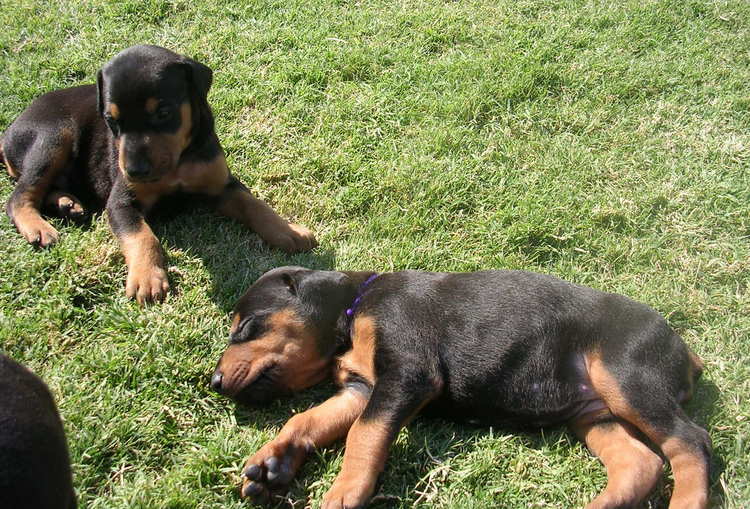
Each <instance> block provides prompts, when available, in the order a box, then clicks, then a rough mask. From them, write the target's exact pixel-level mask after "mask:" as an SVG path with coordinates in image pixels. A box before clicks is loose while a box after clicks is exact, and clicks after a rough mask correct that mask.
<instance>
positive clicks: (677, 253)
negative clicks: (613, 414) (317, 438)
mask: <svg viewBox="0 0 750 509" xmlns="http://www.w3.org/2000/svg"><path fill="white" fill-rule="evenodd" d="M749 20H750V3H748V2H746V1H744V0H736V1H734V0H730V1H725V0H714V1H697V0H663V1H656V0H638V1H624V2H603V1H592V0H586V1H584V0H554V1H553V0H548V1H531V0H467V1H453V2H436V1H432V2H430V1H411V0H404V1H399V2H393V1H383V0H373V1H368V2H351V1H345V0H338V1H334V0H329V1H324V0H308V1H301V0H274V1H268V2H238V1H235V0H191V1H188V0H149V1H143V2H142V1H135V0H128V1H121V2H111V3H110V2H103V1H97V0H86V1H80V2H74V1H70V0H57V1H55V0H50V1H46V2H45V1H38V2H34V1H32V0H3V2H2V6H1V7H0V26H2V30H0V131H1V130H3V129H4V128H6V127H7V126H8V125H9V124H10V122H12V120H13V119H14V118H15V117H16V116H17V115H18V114H19V113H20V112H21V111H22V110H23V109H24V108H25V107H26V106H27V105H28V104H29V102H30V101H31V100H32V99H33V98H34V97H35V96H37V95H39V94H41V93H43V92H45V91H48V90H51V89H54V88H60V87H66V86H71V85H76V84H81V83H91V82H93V81H94V79H95V74H96V71H97V69H98V68H99V67H100V66H101V65H102V64H103V63H104V62H106V61H107V60H108V59H109V58H111V57H112V56H113V55H114V54H115V53H117V52H118V51H120V50H121V49H123V48H125V47H127V46H129V45H131V44H136V43H153V44H160V45H163V46H166V47H169V48H171V49H173V50H175V51H178V52H180V53H184V54H187V55H190V56H192V57H194V58H196V59H198V60H200V61H202V62H204V63H206V64H208V65H209V66H211V67H212V68H213V69H214V71H215V74H214V86H213V88H212V90H211V92H210V95H209V100H210V102H211V103H212V105H213V109H214V113H215V115H216V119H217V130H218V133H219V137H220V138H221V140H222V142H223V145H224V148H225V150H226V152H227V158H228V161H229V164H230V168H231V169H232V171H233V172H234V173H235V174H236V175H238V176H239V177H240V178H241V180H243V181H244V182H245V183H246V184H247V185H248V186H249V187H250V188H251V189H252V190H253V191H254V192H255V193H256V194H257V195H259V196H261V197H263V198H265V199H267V200H268V201H269V202H270V203H272V204H273V205H274V206H275V207H276V208H277V209H278V210H279V211H281V212H282V213H283V215H285V216H287V217H289V218H293V219H294V220H296V221H298V222H300V223H302V224H305V225H307V226H308V227H310V228H311V229H313V230H314V231H315V232H316V233H317V235H318V238H319V240H320V247H319V248H317V249H316V250H315V251H314V252H313V253H311V254H305V255H296V256H287V255H284V254H283V253H280V252H277V251H273V250H270V249H268V248H267V247H265V246H264V245H263V244H262V243H261V242H260V240H259V239H258V237H257V236H255V235H254V234H251V233H249V232H248V231H246V230H244V229H243V228H241V227H240V226H238V225H237V224H234V223H232V222H230V221H229V220H226V219H223V218H219V217H217V216H214V215H213V214H212V213H210V212H209V211H207V210H197V211H192V212H188V213H185V214H178V215H166V216H163V217H161V218H157V219H156V220H155V221H154V222H152V224H154V229H155V231H156V232H157V235H158V236H159V237H160V238H161V239H162V241H163V244H164V246H165V248H166V250H167V253H168V262H169V267H170V269H169V271H170V277H171V281H172V284H173V287H174V292H173V293H172V294H171V295H170V296H169V297H168V299H167V301H166V302H165V303H164V304H161V305H156V306H152V307H149V308H147V309H145V310H143V309H139V308H138V307H137V306H136V305H135V304H134V303H132V302H129V301H128V300H127V299H126V298H125V295H124V281H125V267H124V263H123V259H122V256H121V255H120V254H119V252H118V248H117V245H116V242H115V240H114V239H113V238H112V236H111V235H110V233H109V229H108V226H107V224H106V220H105V218H104V217H102V216H98V217H96V218H95V219H94V221H93V222H92V224H91V225H90V226H89V227H84V228H81V227H76V226H72V225H64V224H61V223H59V222H54V224H55V226H57V227H59V229H60V231H61V233H62V238H61V242H60V243H59V244H58V245H57V246H56V247H54V248H53V249H51V250H49V251H44V252H39V251H35V250H34V249H33V248H31V247H30V246H28V245H26V243H25V242H24V241H23V239H22V238H21V237H20V236H19V235H18V234H17V233H16V232H15V230H14V228H13V227H12V226H11V224H10V223H9V221H7V219H6V218H5V217H3V218H2V219H1V220H0V347H1V348H2V350H5V351H6V352H7V353H8V354H9V355H10V356H12V357H13V358H15V359H17V360H19V361H21V362H23V363H25V364H27V365H28V366H29V367H31V368H32V369H33V370H34V371H36V372H37V373H38V374H39V375H41V376H42V378H44V379H45V380H46V381H47V383H48V384H49V385H50V387H51V389H52V391H53V392H54V394H55V396H56V398H57V401H58V404H59V407H60V411H61V413H62V416H63V419H64V421H65V426H66V429H67V433H68V439H69V442H70V448H71V454H72V460H73V469H74V481H75V486H76V489H77V492H78V494H79V498H80V502H81V504H80V505H81V507H85V508H125V507H127V508H132V507H144V508H145V507H149V508H151V507H159V508H193V507H195V508H198V507H200V508H216V507H222V508H233V507H234V508H239V507H244V506H246V504H244V503H243V502H242V501H240V499H239V494H238V490H237V484H238V481H239V477H238V474H239V469H240V467H241V465H242V463H243V462H244V459H245V458H246V457H247V456H248V455H249V454H250V453H252V452H253V451H254V450H255V449H257V448H258V447H259V446H260V445H261V444H262V443H264V442H265V441H267V440H269V439H270V438H271V437H273V435H274V433H275V432H277V431H278V429H279V427H280V426H281V425H282V424H283V422H284V421H285V420H286V419H287V418H288V417H289V416H290V415H292V413H293V412H296V411H300V410H304V409H305V408H307V407H308V406H310V405H312V404H314V403H315V402H316V401H319V400H321V399H322V398H324V397H325V395H326V394H327V393H329V392H330V391H331V388H330V387H327V388H323V389H320V390H317V391H313V392H312V393H310V394H306V395H301V396H299V397H297V398H295V399H292V400H287V401H282V402H279V403H277V404H274V405H272V406H271V407H269V408H267V409H263V410H252V411H250V410H246V409H242V408H237V407H235V406H234V405H233V404H231V403H230V402H229V401H228V400H226V399H224V398H221V397H219V396H217V395H215V394H213V393H211V392H210V391H209V388H208V380H209V376H210V374H211V372H212V370H213V367H214V365H215V362H216V361H217V360H218V357H219V355H220V353H221V352H222V350H223V348H224V346H225V343H226V338H227V331H228V327H229V321H230V320H229V313H230V311H231V308H232V306H233V303H234V301H235V299H237V298H238V297H239V296H240V295H241V294H242V293H243V292H244V290H245V288H246V287H247V286H248V285H249V284H250V283H252V282H253V281H254V280H255V279H256V278H257V277H258V276H259V275H260V274H261V273H262V272H264V271H266V270H268V269H270V268H273V267H276V266H279V265H286V264H300V265H306V266H310V267H316V268H335V269H373V270H377V271H390V270H400V269H406V268H410V269H427V270H440V271H447V270H456V271H466V270H475V269H480V268H518V269H528V270H534V271H539V272H546V273H551V274H555V275H558V276H560V277H563V278H565V279H568V280H571V281H574V282H577V283H581V284H585V285H589V286H593V287H595V288H599V289H603V290H607V291H613V292H620V293H624V294H627V295H629V296H631V297H633V298H635V299H638V300H640V301H643V302H646V303H648V304H649V305H651V306H652V307H654V308H656V309H657V310H659V311H660V312H662V313H663V314H664V315H666V316H667V317H668V318H669V321H670V323H671V324H672V325H673V326H674V327H675V328H676V329H677V330H678V331H679V332H680V334H681V335H682V336H683V337H684V338H685V341H686V342H687V343H688V344H689V345H690V347H691V348H692V349H694V350H695V351H696V352H697V353H699V355H700V356H701V357H702V358H703V359H704V360H705V362H706V370H705V375H704V377H703V379H702V381H701V383H700V385H699V387H698V391H697V395H696V397H695V398H694V400H693V402H691V404H690V405H689V408H688V409H689V412H690V414H691V415H692V416H693V417H694V418H695V420H696V421H697V422H698V423H700V424H701V425H703V426H705V427H706V428H707V429H708V431H709V433H710V435H711V437H712V439H713V443H714V446H715V452H716V459H715V465H714V466H715V473H714V475H713V478H712V502H713V504H714V505H715V506H717V507H719V506H721V507H727V508H740V507H746V506H747V505H748V504H750V478H749V477H748V472H750V399H749V398H750V295H749V293H748V283H750V88H749V84H750V28H749V27H750V25H749V24H748V21H749ZM11 188H12V183H11V181H10V179H9V178H7V177H6V176H4V175H3V176H2V177H0V200H2V201H3V202H4V201H5V200H6V199H7V197H8V195H9V194H10V192H11ZM340 464H341V451H340V448H333V449H330V450H325V451H321V452H320V454H319V455H318V456H317V457H314V458H312V459H311V461H310V462H309V463H308V464H307V466H306V467H305V468H304V470H303V471H302V473H301V475H300V476H299V478H298V480H297V481H296V482H295V484H294V485H293V487H292V491H291V493H290V495H289V497H290V498H289V501H288V502H289V504H291V506H293V507H295V508H302V507H305V506H308V505H312V506H313V507H315V506H316V505H317V504H318V503H319V501H320V498H321V497H322V494H323V493H324V492H325V490H326V489H327V488H328V487H329V486H330V484H331V482H332V481H333V478H334V476H335V475H336V473H337V471H338V468H339V467H340ZM40 483H41V486H40V489H43V479H40ZM604 483H605V475H604V470H603V468H602V466H601V465H600V464H599V463H598V461H597V460H596V459H595V458H593V457H591V456H590V455H589V454H588V453H587V451H586V450H585V448H584V447H583V446H582V445H581V444H580V443H579V442H577V441H576V440H575V439H574V438H573V437H572V436H571V435H569V434H567V433H566V432H565V431H564V430H562V429H551V430H545V431H544V432H543V433H527V434H522V433H516V432H510V431H507V430H503V429H482V428H479V429H477V428H468V427H463V426H458V425H454V424H449V423H446V422H442V421H432V420H425V419H418V420H417V421H415V423H414V424H413V425H412V426H410V428H409V429H408V430H405V431H403V432H402V434H401V435H400V436H399V438H398V441H397V443H396V444H395V446H394V447H393V450H392V454H391V458H390V460H389V462H388V466H387V470H386V473H385V474H384V476H383V485H382V489H381V491H380V497H379V500H380V501H379V502H376V504H375V506H377V507H386V506H398V507H405V508H408V507H412V506H417V507H430V508H432V507H477V508H479V507H488V506H490V505H492V506H495V507H509V508H516V507H517V508H525V507H537V508H542V507H550V508H559V507H574V506H582V505H584V504H585V503H586V502H587V501H588V500H590V499H591V498H593V497H594V495H595V494H596V493H597V492H598V491H599V490H601V489H602V488H603V486H604ZM670 491H671V482H669V481H667V480H665V481H664V482H662V483H660V485H659V488H658V489H657V491H656V492H655V493H654V495H653V497H652V498H651V499H650V501H649V505H648V506H649V507H664V506H665V505H666V501H667V500H668V497H669V493H670Z"/></svg>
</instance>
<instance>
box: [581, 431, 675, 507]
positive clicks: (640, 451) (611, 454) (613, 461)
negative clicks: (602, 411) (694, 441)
mask: <svg viewBox="0 0 750 509" xmlns="http://www.w3.org/2000/svg"><path fill="white" fill-rule="evenodd" d="M570 428H571V429H572V430H573V431H574V432H575V433H576V435H578V437H579V438H580V439H581V440H583V441H584V442H585V443H586V446H587V447H588V448H589V450H590V451H591V452H592V453H593V454H594V455H596V456H597V457H598V458H599V459H600V460H601V461H602V463H604V467H605V468H606V469H607V487H606V488H605V489H604V491H602V492H601V493H600V494H599V496H597V497H596V498H595V499H594V500H593V501H592V502H591V503H590V504H588V505H587V506H586V509H615V508H619V507H635V506H636V505H637V504H638V503H640V502H641V501H642V500H643V499H645V498H646V496H648V494H649V493H650V492H651V490H653V489H654V486H655V485H656V482H657V481H658V480H659V477H660V476H661V475H662V470H663V468H662V467H663V461H662V459H661V458H660V457H659V455H658V454H656V453H655V452H654V451H652V450H651V449H649V448H648V447H647V446H646V444H644V443H643V442H641V441H640V440H639V439H638V438H637V437H636V433H635V429H634V428H633V427H632V426H631V425H630V424H627V423H626V422H623V421H621V420H619V419H614V418H612V419H611V420H607V421H605V422H601V421H599V422H593V423H591V422H581V421H579V422H575V423H572V424H571V425H570Z"/></svg>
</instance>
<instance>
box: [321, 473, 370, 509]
mask: <svg viewBox="0 0 750 509" xmlns="http://www.w3.org/2000/svg"><path fill="white" fill-rule="evenodd" d="M374 488H375V487H374V485H373V484H372V483H370V482H368V481H367V480H363V479H361V478H358V477H356V474H355V476H344V475H342V474H339V476H338V477H337V478H336V480H335V481H334V483H333V486H331V489H330V490H328V492H327V493H326V494H325V495H324V496H323V503H322V504H321V506H320V507H321V509H357V508H360V507H365V506H366V505H367V502H368V501H369V500H370V497H371V496H372V493H373V491H374Z"/></svg>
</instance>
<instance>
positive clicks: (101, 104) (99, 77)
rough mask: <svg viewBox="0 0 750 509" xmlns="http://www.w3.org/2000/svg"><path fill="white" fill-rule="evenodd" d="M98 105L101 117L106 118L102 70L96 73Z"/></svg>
mask: <svg viewBox="0 0 750 509" xmlns="http://www.w3.org/2000/svg"><path fill="white" fill-rule="evenodd" d="M96 103H97V107H98V108H99V115H100V116H104V92H103V90H102V70H101V69H99V71H97V73H96Z"/></svg>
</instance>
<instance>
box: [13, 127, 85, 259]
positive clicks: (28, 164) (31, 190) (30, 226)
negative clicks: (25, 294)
mask: <svg viewBox="0 0 750 509" xmlns="http://www.w3.org/2000/svg"><path fill="white" fill-rule="evenodd" d="M56 134H57V135H56V136H54V137H52V138H51V139H39V140H38V141H36V142H35V143H34V144H33V145H32V146H31V147H29V148H28V149H27V150H24V151H23V153H20V154H14V157H9V156H10V155H11V154H10V152H11V151H12V150H9V147H8V146H7V143H8V142H6V144H5V145H4V149H5V157H6V159H7V160H8V162H10V163H12V167H13V168H15V169H16V170H17V173H19V178H18V183H17V184H16V187H15V189H14V190H13V193H12V194H11V195H10V199H9V200H8V203H7V205H6V206H5V211H6V212H7V214H8V217H9V218H10V220H11V221H12V222H13V224H14V225H15V227H16V229H17V230H18V232H19V233H20V234H21V235H23V237H24V238H25V239H26V241H27V242H29V243H30V244H34V245H37V246H40V247H48V246H51V245H52V244H54V243H55V242H57V239H58V237H59V234H58V233H57V230H55V228H53V227H52V225H51V224H49V223H48V222H47V221H45V220H44V219H43V218H42V216H41V213H40V210H41V207H42V204H43V202H44V200H45V197H46V195H47V192H48V190H49V188H50V185H51V184H52V182H53V181H54V180H55V177H56V176H57V174H59V173H60V171H61V170H62V169H63V168H64V167H65V165H66V164H67V163H68V159H69V156H70V147H71V141H70V139H69V138H70V136H69V135H68V133H67V131H65V130H63V131H61V132H60V133H56ZM10 166H11V165H9V167H10Z"/></svg>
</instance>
